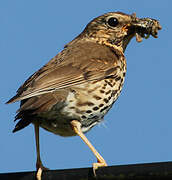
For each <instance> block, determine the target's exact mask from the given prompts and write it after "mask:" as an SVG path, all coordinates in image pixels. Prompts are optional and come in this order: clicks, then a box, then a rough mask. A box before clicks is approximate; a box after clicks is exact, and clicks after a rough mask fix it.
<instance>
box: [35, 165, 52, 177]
mask: <svg viewBox="0 0 172 180" xmlns="http://www.w3.org/2000/svg"><path fill="white" fill-rule="evenodd" d="M36 169H37V172H36V179H37V180H41V176H42V171H47V170H49V169H48V168H46V167H44V166H43V165H42V163H37V164H36Z"/></svg>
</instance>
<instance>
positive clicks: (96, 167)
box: [93, 159, 107, 176]
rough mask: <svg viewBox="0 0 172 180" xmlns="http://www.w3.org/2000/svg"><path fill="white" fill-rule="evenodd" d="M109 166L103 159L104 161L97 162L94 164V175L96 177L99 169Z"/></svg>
mask: <svg viewBox="0 0 172 180" xmlns="http://www.w3.org/2000/svg"><path fill="white" fill-rule="evenodd" d="M106 166H107V164H106V161H105V160H104V159H103V160H102V161H97V163H93V173H94V176H96V170H97V169H98V168H99V167H106Z"/></svg>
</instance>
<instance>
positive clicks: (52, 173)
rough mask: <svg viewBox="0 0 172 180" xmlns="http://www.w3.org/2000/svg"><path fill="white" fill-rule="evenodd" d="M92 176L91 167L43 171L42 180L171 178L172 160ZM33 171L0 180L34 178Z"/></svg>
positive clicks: (106, 170) (0, 176)
mask: <svg viewBox="0 0 172 180" xmlns="http://www.w3.org/2000/svg"><path fill="white" fill-rule="evenodd" d="M96 173H97V177H96V178H95V177H93V173H92V168H80V169H66V170H49V171H44V172H43V175H42V180H92V179H93V180H94V179H95V180H116V179H120V180H123V179H125V180H126V179H133V180H135V179H139V180H143V179H146V180H147V179H148V180H152V179H153V180H155V179H156V180H157V179H172V162H160V163H145V164H134V165H120V166H109V167H104V168H99V169H98V170H97V171H96ZM35 175H36V173H35V172H33V171H32V172H16V173H1V174H0V180H35Z"/></svg>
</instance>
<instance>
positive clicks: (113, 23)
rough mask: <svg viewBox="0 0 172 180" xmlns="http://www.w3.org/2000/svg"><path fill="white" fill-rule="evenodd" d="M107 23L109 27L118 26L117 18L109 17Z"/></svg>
mask: <svg viewBox="0 0 172 180" xmlns="http://www.w3.org/2000/svg"><path fill="white" fill-rule="evenodd" d="M107 23H108V25H109V26H111V27H116V26H117V25H118V24H119V21H118V19H117V18H114V17H111V18H109V19H108V21H107Z"/></svg>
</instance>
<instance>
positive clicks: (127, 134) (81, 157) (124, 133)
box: [0, 0, 172, 172]
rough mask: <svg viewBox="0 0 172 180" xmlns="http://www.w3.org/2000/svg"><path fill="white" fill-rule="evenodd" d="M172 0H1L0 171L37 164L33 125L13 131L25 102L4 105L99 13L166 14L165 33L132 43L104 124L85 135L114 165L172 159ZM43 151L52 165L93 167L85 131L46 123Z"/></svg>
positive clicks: (163, 18) (157, 16)
mask: <svg viewBox="0 0 172 180" xmlns="http://www.w3.org/2000/svg"><path fill="white" fill-rule="evenodd" d="M171 6H172V1H170V0H164V1H157V0H156V1H155V0H152V1H150V0H149V1H148V0H145V1H142V2H140V1H137V0H125V1H121V0H119V1H115V0H108V1H100V0H94V1H92V0H87V1H79V0H76V1H68V2H67V1H55V0H51V1H45V0H43V1H42V0H37V1H33V0H30V1H23V0H15V1H9V0H6V1H1V2H0V21H1V28H0V36H1V38H0V39H1V40H0V67H1V71H0V78H1V88H0V93H1V100H0V103H1V104H0V105H1V126H0V135H1V138H0V139H1V140H0V147H1V150H0V160H1V163H0V172H16V171H32V170H35V161H36V149H35V139H34V130H33V126H32V125H30V126H29V127H27V128H25V129H24V130H22V131H20V132H17V133H15V134H13V133H12V129H13V128H14V125H15V123H14V122H13V120H14V116H15V111H16V110H17V109H18V108H19V103H14V104H12V105H5V104H4V103H5V102H6V101H7V100H8V99H9V98H11V97H12V96H13V95H15V92H16V90H17V89H18V87H19V86H20V85H21V84H22V83H23V82H24V81H25V80H26V79H27V78H28V77H29V76H30V75H31V74H32V73H34V72H35V71H36V70H38V69H39V68H40V67H41V66H43V65H44V64H45V63H46V62H48V61H49V60H50V58H52V57H53V56H55V55H56V54H57V53H58V52H59V51H60V50H62V48H63V46H64V45H65V44H66V43H68V42H69V41H71V40H72V39H73V38H74V37H75V36H77V35H78V34H79V33H80V32H81V31H82V30H83V29H84V27H85V25H86V24H87V23H88V22H89V21H90V20H92V19H93V18H94V17H96V16H99V15H101V14H103V13H106V12H110V11H122V12H124V13H129V14H131V13H133V12H136V14H137V16H138V17H151V18H155V19H158V20H160V23H161V25H162V27H163V29H162V30H161V31H160V32H159V38H158V39H154V38H152V37H151V38H149V39H148V40H143V42H142V43H137V42H136V40H135V39H133V40H132V42H131V43H130V44H129V46H128V47H127V50H126V52H125V55H126V58H127V75H126V81H125V84H124V88H123V91H122V93H121V96H120V97H119V99H118V101H117V102H116V103H115V104H114V106H113V108H112V109H111V111H110V112H109V113H108V115H106V116H105V122H104V123H103V124H101V125H99V126H97V127H95V128H93V129H92V130H91V131H90V132H89V133H87V137H88V139H89V140H90V141H91V142H92V144H93V145H94V146H95V147H96V148H97V150H98V151H99V152H100V153H101V155H102V156H103V157H104V159H105V160H106V161H107V163H108V165H119V164H134V163H147V162H159V161H171V160H172V113H171V112H172V110H171V107H172V95H171V90H172V75H171V67H172V57H171V55H170V53H171V50H172V48H171V32H172V21H171V17H172V11H171ZM40 134H41V139H40V143H41V156H42V161H43V163H44V165H45V166H47V167H49V168H50V169H68V168H80V167H90V166H91V164H92V163H93V162H95V161H96V159H95V157H94V156H93V155H92V153H91V151H90V150H89V149H88V147H86V145H85V144H84V143H83V142H82V141H81V139H80V138H79V137H70V138H63V137H59V136H57V135H54V134H51V133H49V132H46V131H45V130H42V129H41V132H40Z"/></svg>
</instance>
